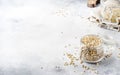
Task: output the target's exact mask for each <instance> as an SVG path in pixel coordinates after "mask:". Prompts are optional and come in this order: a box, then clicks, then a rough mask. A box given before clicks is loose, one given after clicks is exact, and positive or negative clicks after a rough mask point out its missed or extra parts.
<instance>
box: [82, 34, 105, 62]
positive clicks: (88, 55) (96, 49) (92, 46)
mask: <svg viewBox="0 0 120 75" xmlns="http://www.w3.org/2000/svg"><path fill="white" fill-rule="evenodd" d="M81 42H82V44H83V45H82V47H81V54H80V59H81V60H82V61H85V62H88V63H97V62H99V61H101V60H102V59H103V58H104V50H103V41H102V39H101V38H100V37H99V36H98V35H86V36H84V37H83V38H82V39H81Z"/></svg>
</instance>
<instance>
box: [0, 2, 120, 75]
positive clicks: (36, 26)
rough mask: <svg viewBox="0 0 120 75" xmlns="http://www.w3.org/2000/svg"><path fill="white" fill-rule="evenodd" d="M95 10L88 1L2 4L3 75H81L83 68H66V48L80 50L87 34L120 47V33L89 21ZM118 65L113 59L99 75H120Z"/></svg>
mask: <svg viewBox="0 0 120 75" xmlns="http://www.w3.org/2000/svg"><path fill="white" fill-rule="evenodd" d="M92 10H94V9H91V8H88V7H87V4H86V1H85V0H83V1H82V0H0V75H81V72H82V69H81V67H77V68H73V67H64V66H63V64H64V60H63V54H64V52H65V48H64V46H65V45H68V44H71V45H72V46H77V47H79V45H80V38H81V36H83V35H85V34H100V35H106V36H111V37H112V38H113V39H114V40H115V41H116V42H118V43H117V46H118V47H119V43H120V33H118V32H114V31H110V30H105V29H101V28H99V27H97V26H96V24H93V23H91V22H89V21H88V20H87V19H86V18H87V17H88V16H89V15H90V13H91V11H92ZM57 12H60V13H57ZM74 37H77V39H74ZM114 52H115V53H116V54H115V55H117V53H118V52H117V50H115V51H114ZM108 62H109V63H108ZM119 63H120V60H119V59H118V58H117V57H115V56H112V58H111V59H110V60H108V61H105V62H104V63H103V64H102V63H101V65H100V67H99V68H98V70H99V71H100V75H120V72H119V69H120V65H119ZM56 66H60V69H58V68H56ZM42 67H43V69H41V68H42ZM74 70H76V71H77V72H73V71H74ZM85 74H86V75H94V74H91V73H85Z"/></svg>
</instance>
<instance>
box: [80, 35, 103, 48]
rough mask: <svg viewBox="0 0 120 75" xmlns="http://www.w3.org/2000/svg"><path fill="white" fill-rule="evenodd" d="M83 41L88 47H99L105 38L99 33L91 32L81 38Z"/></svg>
mask: <svg viewBox="0 0 120 75" xmlns="http://www.w3.org/2000/svg"><path fill="white" fill-rule="evenodd" d="M81 42H82V43H83V44H84V45H85V46H87V47H99V46H101V45H102V42H103V40H102V39H101V37H100V36H99V35H94V34H89V35H85V36H83V37H82V38H81Z"/></svg>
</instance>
